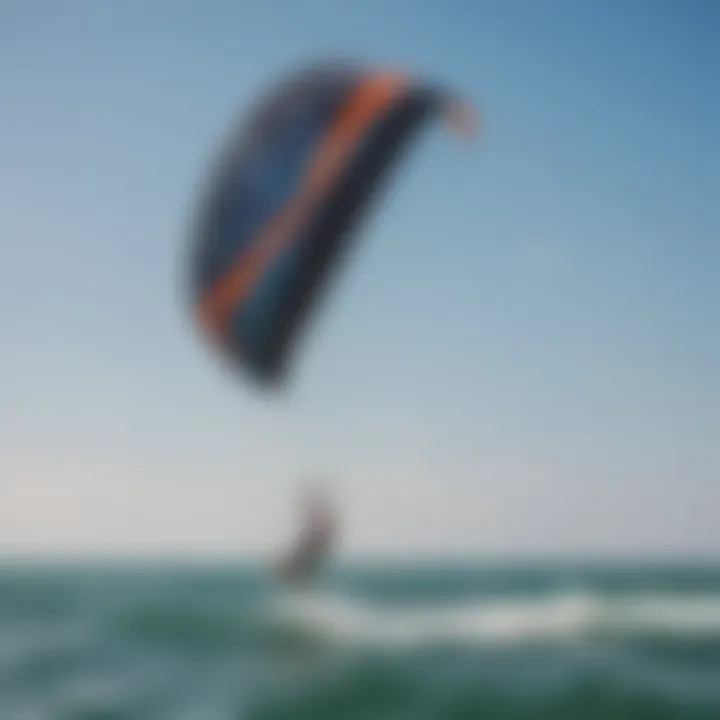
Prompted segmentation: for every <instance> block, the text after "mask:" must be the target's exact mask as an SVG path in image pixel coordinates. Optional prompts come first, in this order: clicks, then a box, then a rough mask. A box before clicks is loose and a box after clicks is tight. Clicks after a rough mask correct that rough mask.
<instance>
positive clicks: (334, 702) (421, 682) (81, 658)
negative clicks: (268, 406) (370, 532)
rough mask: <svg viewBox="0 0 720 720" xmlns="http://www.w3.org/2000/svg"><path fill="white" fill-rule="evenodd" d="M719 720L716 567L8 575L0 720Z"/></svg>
mask: <svg viewBox="0 0 720 720" xmlns="http://www.w3.org/2000/svg"><path fill="white" fill-rule="evenodd" d="M54 718H59V719H62V720H70V719H73V720H81V719H82V720H90V719H93V720H100V719H103V720H109V719H113V720H116V719H117V720H119V719H120V718H133V719H135V718H137V719H139V718H147V719H148V720H164V719H165V718H168V719H177V720H200V719H202V720H216V719H217V720H225V719H228V720H240V719H241V718H242V719H245V718H248V719H250V720H286V719H287V720H304V719H309V718H329V719H336V718H337V719H338V720H340V719H343V718H352V719H354V720H361V719H365V718H367V719H369V720H386V719H387V720H406V719H407V720H410V719H412V720H430V719H431V718H438V719H439V718H447V719H448V720H450V719H452V720H466V719H468V720H469V719H475V718H548V719H549V718H572V719H577V720H593V719H595V718H598V719H601V718H602V719H603V720H605V719H611V718H682V719H683V720H686V719H690V720H691V719H692V718H708V719H710V718H712V719H713V720H716V719H717V718H720V564H719V565H718V566H716V567H710V566H705V567H690V566H689V565H687V566H684V567H661V566H659V565H655V566H641V565H636V566H630V565H624V566H622V567H620V566H616V567H613V566H611V565H606V566H600V565H597V564H596V565H586V566H582V565H580V564H574V565H564V566H563V565H557V566H550V565H545V566H541V565H534V566H533V565H527V566H524V567H523V566H520V565H518V564H507V565H500V564H495V565H489V564H487V565H484V566H480V565H479V566H474V567H473V566H469V565H468V566H464V567H451V566H449V565H444V566H437V567H430V566H428V567H414V568H412V567H404V568H403V567H385V568H379V567H377V568H372V567H365V568H337V569H333V571H332V572H330V573H329V574H328V577H327V578H326V581H325V582H324V583H323V586H322V588H319V589H317V590H315V591H314V592H313V593H307V592H306V593H304V594H295V595H288V594H285V593H283V592H281V590H280V589H279V588H278V587H276V586H275V585H274V584H273V583H272V581H271V579H270V578H269V577H268V576H267V575H266V573H264V572H263V571H262V569H258V568H242V567H231V566H227V567H217V566H215V567H210V566H206V567H190V566H188V567H179V566H177V565H175V566H170V565H160V564H158V565H157V566H150V565H146V566H144V567H140V566H138V567H130V566H117V565H115V566H113V565H108V566H106V567H100V566H97V565H96V566H92V567H90V566H86V567H54V568H51V567H45V568H42V567H39V566H37V565H35V566H32V565H21V564H6V565H5V566H4V567H3V568H1V569H0V719H1V720H15V719H17V720H36V719H38V720H39V719H43V720H45V719H54Z"/></svg>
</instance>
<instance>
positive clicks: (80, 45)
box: [0, 0, 720, 554]
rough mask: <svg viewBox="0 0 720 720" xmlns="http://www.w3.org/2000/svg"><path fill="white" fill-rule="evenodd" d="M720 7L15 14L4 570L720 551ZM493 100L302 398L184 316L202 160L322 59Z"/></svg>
mask: <svg viewBox="0 0 720 720" xmlns="http://www.w3.org/2000/svg"><path fill="white" fill-rule="evenodd" d="M719 40H720V9H719V7H718V5H717V4H715V3H713V2H711V1H710V0H708V1H707V2H700V1H699V0H695V1H690V2H684V3H679V2H678V3H674V2H669V1H666V0H659V1H651V0H635V1H634V2H630V3H628V2H625V1H624V0H622V1H621V0H609V1H603V2H600V1H599V0H588V1H587V2H582V3H578V2H571V1H570V0H553V1H551V2H544V3H539V2H534V1H533V0H524V1H522V2H521V1H520V0H509V1H506V2H501V1H500V0H496V1H493V2H489V1H488V2H480V1H478V2H474V3H473V2H460V1H457V0H363V2H360V1H359V0H345V1H344V2H331V0H327V1H322V0H303V2H292V1H291V0H287V1H286V2H278V1H273V0H265V1H263V2H229V1H227V2H204V3H200V2H190V1H189V0H158V1H157V2H154V3H146V2H141V1H140V0H128V1H127V2H124V3H110V2H104V3H103V2H97V3H91V2H83V1H82V0H75V1H71V0H58V1H57V2H51V1H50V0H47V1H46V2H38V1H27V0H23V1H20V0H0V198H1V199H2V200H1V208H2V212H0V292H1V293H2V296H1V298H2V302H0V328H2V333H3V335H2V339H1V340H0V367H1V368H2V372H1V373H0V552H3V553H7V552H10V553H12V552H35V551H37V552H43V553H47V552H66V551H72V552H80V551H82V552H85V551H89V552H105V551H113V552H123V553H124V552H151V553H157V552H180V553H182V552H200V553H205V552H214V551H220V552H239V553H246V552H256V551H263V552H264V551H266V550H268V549H271V548H274V547H276V546H278V544H280V543H282V542H283V540H284V539H285V538H286V537H287V534H288V532H289V526H288V522H289V521H290V519H291V517H292V515H291V514H292V511H293V501H294V497H295V495H294V494H295V489H296V484H297V482H298V481H299V480H301V479H302V478H304V477H306V476H308V475H310V476H312V475H314V474H316V473H319V474H320V475H321V476H323V477H325V478H327V480H326V484H327V485H328V486H329V487H330V488H331V489H332V491H333V493H334V494H335V495H336V496H337V498H338V502H339V503H340V506H341V511H342V514H343V516H344V519H345V536H344V538H343V543H344V548H345V550H346V551H347V552H348V553H354V552H358V553H361V552H382V551H387V552H393V553H403V552H415V553H430V552H438V553H443V552H466V553H499V552H500V553H503V552H510V553H516V552H520V553H522V552H526V551H533V552H563V553H570V554H582V553H623V552H628V553H634V554H637V553H661V554H663V553H711V554H712V553H715V554H717V553H719V552H720V522H718V512H719V511H720V330H719V328H720V325H719V322H718V318H719V317H720V282H718V275H719V273H720V219H719V210H718V203H717V198H718V190H719V188H720V176H719V172H718V167H719V165H718V161H719V160H720V153H719V144H718V139H717V129H718V127H720V93H718V89H717V78H718V72H719V71H720V60H719V51H718V47H720V42H719ZM327 53H331V54H341V55H344V56H348V57H358V58H360V59H363V60H369V61H375V62H379V63H383V62H385V63H387V62H389V63H399V64H400V65H403V66H405V67H409V68H410V69H413V70H416V71H418V72H421V73H425V74H429V75H431V76H433V77H436V78H438V79H439V80H441V81H444V82H447V83H449V84H451V85H453V86H454V87H456V88H457V89H458V90H459V91H460V92H461V93H463V94H464V95H465V96H466V97H468V98H469V99H470V100H471V101H473V102H474V103H475V104H476V105H477V106H478V107H480V108H481V109H482V113H483V116H484V124H485V127H484V133H483V137H482V139H481V141H480V142H479V143H477V144H476V145H474V146H473V147H470V148H468V147H467V146H464V145H462V144H459V143H458V142H457V141H456V140H455V139H454V138H452V137H449V136H447V135H446V134H445V133H443V132H442V131H439V130H438V129H435V130H432V131H430V132H429V133H428V134H426V135H425V137H424V138H423V139H422V141H421V142H420V143H418V144H417V146H416V149H415V152H414V153H413V155H412V161H411V163H410V164H409V166H408V168H407V170H406V172H404V173H403V175H402V178H401V182H400V183H398V184H397V185H396V187H395V188H393V190H392V192H391V193H390V194H391V196H392V198H393V199H392V202H391V203H386V204H385V205H384V207H383V208H382V210H381V212H379V213H378V214H377V215H375V216H374V217H373V219H372V222H371V223H370V224H369V225H368V227H367V228H366V231H365V232H364V234H363V242H362V243H360V244H358V246H357V247H356V248H355V250H354V251H353V262H352V263H351V264H350V265H349V266H348V267H347V268H346V269H344V270H343V272H342V274H341V275H340V276H339V278H338V280H337V282H336V283H335V286H336V292H335V294H334V296H333V298H332V302H331V303H329V304H328V306H327V307H326V308H324V309H323V310H322V312H320V313H319V314H318V316H317V317H316V319H315V322H314V323H313V327H312V331H311V333H310V335H309V338H308V344H307V346H306V348H305V350H304V351H303V352H302V353H301V354H300V355H299V363H298V373H297V378H296V381H295V383H294V385H293V387H292V388H291V390H290V392H288V393H287V394H286V395H284V396H281V397H277V398H274V399H273V398H267V397H263V396H262V395H259V394H258V393H254V392H252V391H251V390H250V389H249V387H248V385H247V383H245V382H244V381H243V380H242V379H241V378H240V379H236V378H233V377H232V376H231V375H229V374H228V373H227V372H226V371H225V370H223V369H221V368H220V366H219V364H218V363H217V362H216V360H215V359H214V358H213V357H212V355H210V354H209V353H208V352H207V351H206V350H205V348H204V347H203V345H202V344H201V343H200V342H199V340H198V337H197V334H196V333H195V332H194V329H193V327H192V324H191V322H190V318H189V317H188V313H187V308H186V306H185V304H184V298H183V294H182V283H183V279H184V278H183V272H184V266H183V261H184V259H185V257H184V247H185V245H184V242H185V239H186V230H187V225H188V222H189V219H190V217H191V215H190V213H191V207H192V202H193V200H194V198H195V194H196V191H197V188H198V186H199V183H200V182H201V179H202V177H203V174H204V173H205V171H206V168H207V163H208V161H209V159H210V158H211V157H212V154H213V153H214V152H215V151H216V150H217V147H218V142H219V141H220V140H221V139H222V138H223V137H224V135H225V133H226V131H227V130H228V128H229V127H230V125H231V124H232V123H233V122H234V120H235V118H236V116H237V113H238V112H239V111H241V110H242V109H243V108H244V107H246V106H247V104H248V103H249V102H251V101H252V99H253V98H254V97H255V96H256V94H257V93H258V92H259V91H261V90H262V89H264V88H265V87H266V84H267V83H268V82H270V81H272V80H273V79H275V78H277V77H278V76H280V75H281V74H282V73H283V72H284V71H285V70H286V69H288V68H291V67H292V66H293V64H294V63H297V62H298V61H303V60H307V59H311V58H314V57H316V56H318V55H324V54H327Z"/></svg>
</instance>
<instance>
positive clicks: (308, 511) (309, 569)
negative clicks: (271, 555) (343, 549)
mask: <svg viewBox="0 0 720 720" xmlns="http://www.w3.org/2000/svg"><path fill="white" fill-rule="evenodd" d="M301 515H302V528H301V530H300V533H299V534H298V536H297V538H296V539H295V542H294V543H293V546H292V548H291V550H290V552H289V553H288V555H287V556H286V557H285V558H284V559H283V561H282V562H281V564H280V576H281V577H282V578H283V580H285V581H286V582H289V583H292V584H295V585H297V584H306V583H308V582H311V581H313V580H314V579H316V578H317V575H318V574H319V572H320V570H321V568H322V566H323V564H324V562H325V561H326V560H327V557H328V556H329V554H330V552H331V550H332V546H333V544H334V542H335V538H336V535H337V525H336V521H335V517H334V513H333V512H332V509H331V507H330V503H329V502H328V500H327V498H326V497H325V496H324V495H323V493H321V492H320V491H319V490H318V489H317V488H311V489H309V490H306V491H305V493H304V496H303V498H302V500H301Z"/></svg>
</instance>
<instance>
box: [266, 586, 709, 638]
mask: <svg viewBox="0 0 720 720" xmlns="http://www.w3.org/2000/svg"><path fill="white" fill-rule="evenodd" d="M275 612H276V613H277V618H278V620H279V621H280V622H282V623H284V624H289V625H290V626H293V627H298V628H302V629H304V630H306V631H310V632H316V633H318V634H320V635H323V636H325V637H330V638H334V639H337V640H346V641H360V642H371V643H383V644H387V643H390V644H393V643H398V642H400V643H427V642H430V643H433V642H440V643H460V644H477V643H524V642H530V641H538V640H544V641H563V640H577V639H582V638H583V637H597V636H602V635H605V636H615V637H617V636H640V635H642V636H645V635H647V636H675V637H696V636H700V637H705V638H708V637H712V638H714V639H716V640H720V595H708V596H695V597H691V596H673V595H651V594H648V595H636V596H625V597H622V598H618V597H605V596H602V595H599V594H592V593H573V594H570V593H568V594H564V595H557V596H554V597H548V598H543V599H539V598H534V599H525V600H517V599H516V600H482V601H477V602H472V603H463V604H453V605H444V606H435V607H432V608H402V607H391V608H390V607H382V606H378V605H373V604H371V603H363V602H359V601H354V600H352V599H349V598H347V597H343V596H340V595H330V594H326V595H311V594H305V595H300V594H296V595H292V596H288V597H286V598H284V599H283V600H282V601H281V602H280V603H278V604H277V605H276V606H275Z"/></svg>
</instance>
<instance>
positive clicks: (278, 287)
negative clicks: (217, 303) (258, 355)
mask: <svg viewBox="0 0 720 720" xmlns="http://www.w3.org/2000/svg"><path fill="white" fill-rule="evenodd" d="M302 249H303V247H302V245H299V244H298V243H292V244H291V245H290V246H289V247H288V248H286V249H285V250H284V251H283V252H282V253H280V255H279V256H278V257H277V258H275V260H274V262H273V263H272V265H271V266H270V267H269V268H268V269H267V270H266V271H265V273H264V274H263V276H262V277H261V278H260V281H259V282H258V284H257V285H256V287H255V288H254V290H253V292H252V293H251V294H250V296H249V297H248V298H247V299H246V300H245V301H244V302H243V303H242V304H241V305H240V306H239V307H238V308H237V310H236V311H235V314H234V318H233V329H234V331H235V333H236V334H237V336H238V337H239V338H240V341H241V344H242V345H243V346H244V347H247V348H248V350H250V352H251V353H253V354H254V352H261V351H262V349H263V348H264V347H265V345H266V343H267V342H268V339H269V337H268V336H269V334H270V332H271V331H272V329H273V325H274V323H275V322H276V319H277V311H278V307H279V304H280V302H281V300H282V297H283V294H284V293H283V290H285V289H286V288H287V286H288V285H289V284H290V283H291V282H292V280H293V276H294V274H295V273H296V272H297V263H298V259H299V255H300V253H301V251H302Z"/></svg>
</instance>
